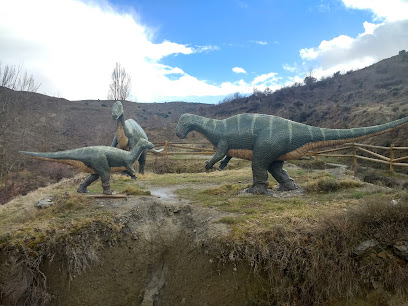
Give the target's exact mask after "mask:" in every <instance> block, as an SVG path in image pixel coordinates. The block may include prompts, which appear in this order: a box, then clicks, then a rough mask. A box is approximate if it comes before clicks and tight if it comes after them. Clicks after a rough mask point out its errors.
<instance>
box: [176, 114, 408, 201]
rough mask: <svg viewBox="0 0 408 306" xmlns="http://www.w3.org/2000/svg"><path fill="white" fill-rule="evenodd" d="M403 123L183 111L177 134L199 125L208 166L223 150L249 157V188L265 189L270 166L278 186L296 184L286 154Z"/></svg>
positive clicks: (293, 155)
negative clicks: (353, 123) (316, 123)
mask: <svg viewBox="0 0 408 306" xmlns="http://www.w3.org/2000/svg"><path fill="white" fill-rule="evenodd" d="M407 123H408V117H405V118H402V119H399V120H395V121H392V122H389V123H385V124H381V125H377V126H371V127H362V128H353V129H326V128H319V127H313V126H310V125H306V124H302V123H297V122H294V121H291V120H287V119H284V118H281V117H277V116H272V115H262V114H240V115H236V116H232V117H229V118H226V119H223V120H216V119H210V118H205V117H201V116H197V115H192V114H184V115H182V116H181V117H180V119H179V121H178V124H177V127H176V135H177V136H178V137H179V138H181V139H183V138H185V137H186V136H187V134H188V133H189V132H191V131H197V132H199V133H201V134H203V135H204V136H205V137H206V138H207V139H208V140H209V141H210V142H211V143H212V144H213V146H214V147H215V148H216V153H215V154H214V156H213V157H212V158H211V159H210V160H209V161H207V162H206V165H205V168H206V169H210V168H212V167H213V166H214V164H215V163H216V162H218V161H220V160H221V159H222V158H223V157H224V156H227V158H226V159H228V158H231V157H238V158H243V159H248V160H252V175H253V184H252V186H251V187H250V188H248V190H247V191H248V192H251V193H260V194H264V193H267V191H268V172H269V173H270V174H271V175H272V176H273V177H274V178H275V179H276V180H277V181H278V183H279V189H280V190H293V189H297V188H299V187H298V186H297V185H296V183H295V182H294V181H293V179H292V178H290V176H289V175H288V173H287V172H286V171H285V170H284V169H283V168H282V167H283V162H284V161H285V160H291V159H297V158H300V157H301V156H303V155H305V154H306V152H308V151H309V150H312V149H316V148H319V147H324V146H331V145H337V144H342V143H346V142H351V141H356V140H360V139H363V138H366V137H370V136H374V135H378V134H381V133H384V132H387V131H389V130H391V129H393V128H396V127H398V126H402V125H404V124H407ZM228 160H229V159H228ZM224 161H225V160H224Z"/></svg>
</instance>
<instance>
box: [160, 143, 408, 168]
mask: <svg viewBox="0 0 408 306" xmlns="http://www.w3.org/2000/svg"><path fill="white" fill-rule="evenodd" d="M155 146H156V147H163V146H164V150H163V152H162V154H163V155H166V156H168V155H213V154H214V153H215V150H214V149H213V148H212V146H211V144H210V143H184V142H169V141H165V142H163V143H155ZM346 150H347V151H349V152H350V153H342V154H337V153H334V152H338V151H346ZM374 150H376V151H377V152H374ZM378 151H381V152H385V153H383V154H380V153H378ZM404 151H408V147H395V146H394V145H391V146H390V147H382V146H373V145H367V144H360V143H347V144H345V145H343V146H340V147H337V148H333V149H328V150H322V151H319V150H316V151H311V152H308V153H307V154H306V155H307V156H314V157H315V158H316V159H318V158H319V156H325V157H348V158H352V159H353V164H354V165H357V161H358V160H359V159H361V160H367V161H371V162H375V163H381V164H386V165H389V169H390V171H392V172H394V167H395V166H401V167H408V162H404V161H407V160H408V155H406V154H407V153H406V152H404ZM361 153H363V154H365V156H364V155H361ZM385 154H386V155H388V156H386V155H385ZM403 154H405V155H403Z"/></svg>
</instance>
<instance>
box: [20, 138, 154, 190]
mask: <svg viewBox="0 0 408 306" xmlns="http://www.w3.org/2000/svg"><path fill="white" fill-rule="evenodd" d="M153 147H154V146H153V144H152V143H151V142H149V141H148V140H146V139H140V140H139V141H138V142H137V143H136V145H135V146H134V147H133V149H132V150H131V151H125V150H121V149H117V148H113V147H108V146H93V147H84V148H79V149H73V150H67V151H61V152H44V153H41V152H26V151H20V153H21V154H24V155H28V156H30V157H32V158H36V159H41V160H46V161H53V162H59V163H63V164H68V165H71V166H74V167H75V168H78V169H79V170H81V171H82V172H88V173H92V174H91V175H90V176H88V177H87V178H86V179H85V181H84V182H82V184H81V185H79V187H78V190H77V191H78V192H79V193H85V192H88V190H87V189H86V188H87V187H88V186H89V185H90V184H91V183H93V182H94V181H96V180H97V179H98V178H99V177H100V178H101V180H102V188H103V193H104V194H112V189H111V188H110V184H109V179H110V172H118V171H122V170H127V171H128V172H129V173H130V174H132V175H133V176H134V175H135V168H134V167H133V163H134V162H135V161H136V160H137V159H138V158H139V157H140V155H141V154H142V153H143V152H144V151H145V150H149V149H153Z"/></svg>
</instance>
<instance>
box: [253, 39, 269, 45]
mask: <svg viewBox="0 0 408 306" xmlns="http://www.w3.org/2000/svg"><path fill="white" fill-rule="evenodd" d="M255 43H256V44H258V45H261V46H266V45H267V44H268V42H267V41H263V40H257V41H255Z"/></svg>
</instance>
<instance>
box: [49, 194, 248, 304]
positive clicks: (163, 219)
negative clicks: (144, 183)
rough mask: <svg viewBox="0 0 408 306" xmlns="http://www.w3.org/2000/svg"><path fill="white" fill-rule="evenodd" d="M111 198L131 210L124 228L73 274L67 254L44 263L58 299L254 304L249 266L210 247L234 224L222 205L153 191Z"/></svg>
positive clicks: (59, 301) (126, 211)
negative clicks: (165, 197)
mask: <svg viewBox="0 0 408 306" xmlns="http://www.w3.org/2000/svg"><path fill="white" fill-rule="evenodd" d="M105 202H106V201H105ZM108 202H111V203H103V201H100V202H99V205H113V206H118V209H121V210H123V214H122V216H121V217H120V220H119V222H120V223H121V224H122V229H121V231H120V232H119V233H118V234H117V235H116V234H115V235H113V234H110V235H111V236H110V237H109V236H108V237H100V240H101V241H100V242H101V246H103V248H101V250H99V255H98V257H99V259H98V260H97V261H95V262H94V263H92V264H91V266H90V267H89V268H87V269H86V270H85V271H84V272H82V273H80V274H77V275H74V277H73V278H72V280H70V279H69V277H68V276H67V275H68V271H67V269H66V265H65V262H64V261H63V260H59V259H58V258H54V259H53V261H52V262H49V263H46V264H45V265H44V267H43V269H44V273H45V274H46V276H47V283H48V290H49V292H50V293H51V295H52V300H51V302H50V303H49V304H50V305H55V304H58V305H248V303H249V302H250V297H249V295H248V291H250V290H249V286H252V285H253V283H252V282H251V281H250V269H249V266H243V265H234V264H222V263H220V261H219V260H218V259H217V258H216V254H211V255H209V254H206V252H205V245H206V243H208V242H209V241H210V240H211V239H213V238H217V237H220V236H222V235H226V234H227V232H228V231H227V228H226V226H225V225H223V224H221V223H217V220H218V219H219V215H220V214H219V212H218V214H215V212H213V211H211V210H210V209H202V208H201V209H200V208H192V207H191V206H190V205H188V204H185V203H181V204H175V203H168V202H162V201H160V199H154V198H153V199H152V197H141V198H138V199H137V200H130V201H127V203H126V202H123V201H121V202H118V201H117V200H115V201H113V203H112V200H110V201H108ZM119 206H120V208H119ZM132 206H133V207H132ZM85 249H86V248H85ZM81 255H82V256H83V255H84V254H78V256H81ZM250 284H252V285H250Z"/></svg>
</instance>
